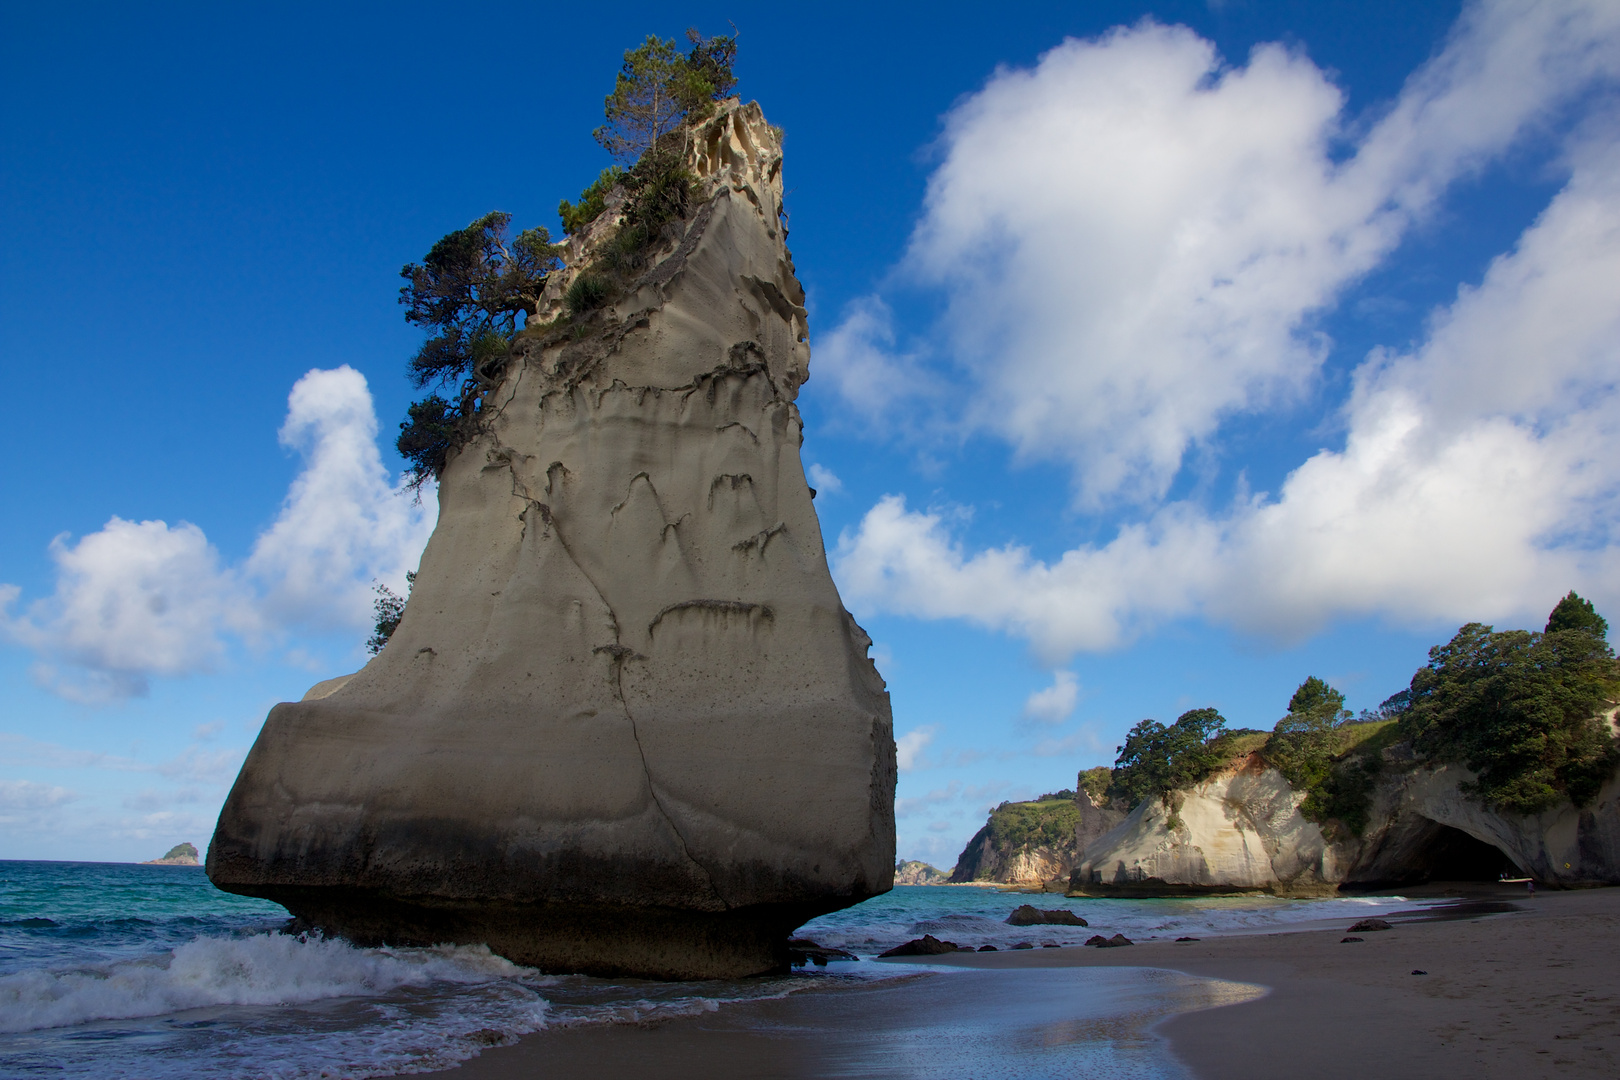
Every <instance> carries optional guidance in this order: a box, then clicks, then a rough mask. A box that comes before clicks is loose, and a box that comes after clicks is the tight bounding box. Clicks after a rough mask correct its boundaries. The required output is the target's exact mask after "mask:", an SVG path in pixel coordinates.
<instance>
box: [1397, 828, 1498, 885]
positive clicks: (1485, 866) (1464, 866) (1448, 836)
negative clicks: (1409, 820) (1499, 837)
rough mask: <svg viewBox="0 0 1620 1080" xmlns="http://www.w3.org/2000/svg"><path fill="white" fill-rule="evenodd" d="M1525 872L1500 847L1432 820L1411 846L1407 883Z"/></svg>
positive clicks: (1486, 878)
mask: <svg viewBox="0 0 1620 1080" xmlns="http://www.w3.org/2000/svg"><path fill="white" fill-rule="evenodd" d="M1504 876H1505V877H1523V876H1524V871H1523V870H1522V869H1521V868H1520V867H1519V866H1518V865H1517V864H1516V863H1514V861H1513V859H1512V858H1510V857H1509V856H1508V854H1507V853H1506V852H1504V851H1503V850H1502V849H1501V848H1499V847H1497V846H1496V845H1495V844H1488V843H1486V842H1485V841H1483V840H1481V839H1479V838H1478V837H1475V836H1470V835H1469V834H1468V833H1465V832H1463V831H1462V830H1461V829H1454V828H1452V827H1451V826H1449V825H1442V824H1440V823H1439V822H1431V828H1429V829H1427V830H1425V833H1424V835H1423V837H1422V839H1421V840H1420V841H1419V843H1418V844H1416V845H1414V848H1413V852H1412V860H1411V866H1410V876H1409V877H1407V878H1406V880H1407V881H1408V882H1413V883H1416V882H1423V881H1496V880H1498V879H1499V878H1502V877H1504Z"/></svg>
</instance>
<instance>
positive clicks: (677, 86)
mask: <svg viewBox="0 0 1620 1080" xmlns="http://www.w3.org/2000/svg"><path fill="white" fill-rule="evenodd" d="M686 37H687V40H688V41H690V42H691V44H692V48H691V50H690V51H689V52H688V53H687V54H686V55H685V56H682V55H681V54H680V52H679V51H678V50H677V49H676V48H675V42H674V39H670V40H662V39H660V38H659V37H657V36H656V35H654V34H649V35H647V40H646V41H644V42H642V44H641V45H640V46H639V47H637V48H634V49H626V50H625V53H624V66H623V67H621V68H620V69H619V76H618V79H617V80H616V81H615V83H614V86H613V93H611V94H609V95H608V96H607V99H606V101H605V102H604V103H603V105H604V112H605V113H606V115H607V123H605V124H603V125H602V126H601V127H599V128H597V129H596V141H597V142H599V143H601V144H602V146H603V148H604V149H606V150H607V152H608V153H610V154H612V155H613V156H614V157H616V158H618V159H619V160H620V161H622V162H624V163H625V164H627V165H634V164H635V163H636V162H637V161H640V160H641V158H642V157H643V156H644V155H645V154H646V153H647V152H648V151H649V150H652V149H654V148H655V147H657V146H658V145H659V143H660V142H662V141H663V140H664V138H665V136H668V135H672V134H674V133H675V132H677V131H680V130H681V128H682V127H683V126H684V125H685V124H686V122H687V120H688V119H689V118H693V119H695V118H696V117H695V116H694V115H693V114H696V113H699V112H702V111H706V110H707V108H708V106H709V104H710V103H711V102H714V101H718V100H720V99H721V98H724V97H725V96H726V95H727V94H729V93H730V92H731V89H732V87H734V86H736V85H737V79H736V76H734V75H733V74H732V73H731V65H732V62H733V61H734V60H735V59H736V55H737V39H736V38H735V37H713V38H706V37H704V36H703V35H701V34H699V33H698V32H697V31H696V30H688V31H687V32H686Z"/></svg>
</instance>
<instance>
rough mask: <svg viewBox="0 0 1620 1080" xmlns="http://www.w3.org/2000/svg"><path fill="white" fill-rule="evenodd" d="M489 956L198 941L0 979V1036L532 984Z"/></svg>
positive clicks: (274, 941)
mask: <svg viewBox="0 0 1620 1080" xmlns="http://www.w3.org/2000/svg"><path fill="white" fill-rule="evenodd" d="M533 974H534V972H533V971H532V970H531V969H528V968H521V967H518V966H517V965H515V964H513V963H511V962H510V961H508V960H504V959H502V958H501V957H499V956H496V955H494V954H493V953H491V952H490V951H489V948H488V947H487V946H483V945H479V946H466V945H460V946H440V947H438V948H432V949H359V948H355V947H354V946H352V945H350V944H348V943H347V942H343V941H337V940H324V939H320V938H297V937H290V936H287V935H283V934H257V935H254V936H252V937H240V938H221V937H204V938H198V939H197V940H195V941H192V942H189V943H187V944H185V945H181V946H180V947H178V948H176V949H175V950H174V951H173V952H172V953H169V954H167V955H166V956H161V957H155V958H152V959H150V960H137V961H128V962H124V963H116V964H108V965H103V966H99V967H90V968H80V969H77V970H69V971H60V970H59V971H41V970H33V971H23V972H18V973H16V974H13V975H7V976H3V977H0V1031H8V1032H17V1031H34V1030H39V1029H43V1028H57V1027H67V1026H69V1025H73V1024H82V1023H85V1022H86V1021H91V1020H121V1019H132V1018H137V1017H149V1016H162V1015H166V1014H169V1013H176V1012H181V1011H183V1010H186V1009H197V1008H202V1007H205V1006H220V1005H290V1004H299V1003H304V1002H313V1001H320V1000H322V999H327V998H341V997H351V996H364V997H376V996H379V995H382V994H386V993H388V992H390V991H394V990H398V989H400V988H402V987H423V986H428V985H431V984H434V983H454V984H471V983H483V982H489V981H492V980H500V979H512V978H516V977H519V976H523V975H533Z"/></svg>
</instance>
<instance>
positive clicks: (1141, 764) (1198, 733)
mask: <svg viewBox="0 0 1620 1080" xmlns="http://www.w3.org/2000/svg"><path fill="white" fill-rule="evenodd" d="M1225 726H1226V718H1225V717H1223V716H1222V715H1221V714H1220V713H1219V712H1217V711H1215V710H1214V709H1192V710H1190V711H1188V712H1184V713H1182V714H1181V716H1180V717H1178V718H1177V720H1176V722H1175V723H1173V724H1171V725H1169V726H1168V727H1167V726H1165V725H1164V724H1161V723H1159V722H1158V721H1157V720H1143V721H1142V722H1141V723H1139V724H1137V725H1136V726H1135V727H1133V728H1131V730H1130V731H1129V732H1128V733H1127V734H1126V736H1125V745H1123V746H1121V747H1119V748H1118V750H1119V757H1118V758H1117V759H1115V762H1114V773H1113V781H1112V783H1111V784H1110V785H1109V788H1108V794H1109V797H1110V798H1114V799H1120V800H1122V801H1123V802H1125V803H1126V804H1128V805H1130V806H1135V805H1136V804H1137V803H1139V802H1141V801H1142V800H1143V799H1146V798H1148V797H1150V796H1155V795H1156V796H1159V797H1160V798H1163V797H1164V796H1165V795H1168V794H1169V793H1170V792H1172V791H1174V790H1176V789H1177V788H1180V787H1187V786H1188V785H1191V784H1196V783H1198V782H1199V781H1200V780H1202V779H1204V778H1205V777H1206V776H1208V775H1209V774H1210V773H1211V772H1212V771H1214V769H1215V768H1216V767H1217V766H1219V765H1220V763H1221V759H1222V757H1223V755H1222V753H1221V751H1220V749H1219V747H1217V746H1215V745H1214V743H1215V741H1216V739H1217V737H1218V736H1219V735H1220V733H1221V729H1223V728H1224V727H1225Z"/></svg>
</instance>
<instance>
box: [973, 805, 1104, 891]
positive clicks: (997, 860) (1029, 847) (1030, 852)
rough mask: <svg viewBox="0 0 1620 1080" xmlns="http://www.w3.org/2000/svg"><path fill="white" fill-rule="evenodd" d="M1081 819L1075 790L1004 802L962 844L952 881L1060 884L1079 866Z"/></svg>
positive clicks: (1032, 885) (1037, 885) (1054, 885)
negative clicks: (1076, 864) (1028, 799)
mask: <svg viewBox="0 0 1620 1080" xmlns="http://www.w3.org/2000/svg"><path fill="white" fill-rule="evenodd" d="M1082 824H1083V823H1082V820H1081V817H1080V813H1079V809H1078V807H1077V805H1076V802H1075V794H1074V792H1070V791H1060V792H1057V793H1055V794H1050V795H1042V796H1041V797H1040V798H1039V799H1035V800H1033V801H1031V802H1017V803H1015V802H1006V803H1002V804H1001V805H1000V806H998V807H996V808H995V809H994V810H992V811H990V816H989V820H987V821H986V822H985V824H984V827H983V828H981V829H980V830H979V831H978V832H976V833H974V834H973V838H972V839H971V840H969V841H968V842H967V846H966V847H965V848H963V849H962V854H961V855H960V856H958V857H957V860H956V868H955V869H954V870H953V871H952V872H951V877H950V880H951V881H952V882H955V883H964V882H972V881H993V882H997V883H999V884H1005V885H1021V886H1024V887H1037V888H1045V887H1049V886H1050V887H1059V888H1060V887H1062V884H1063V883H1064V882H1067V881H1068V880H1069V876H1070V872H1071V871H1072V869H1073V867H1074V859H1075V854H1076V852H1077V851H1078V850H1079V849H1078V847H1077V845H1076V842H1075V841H1076V829H1077V827H1081V826H1082Z"/></svg>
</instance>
